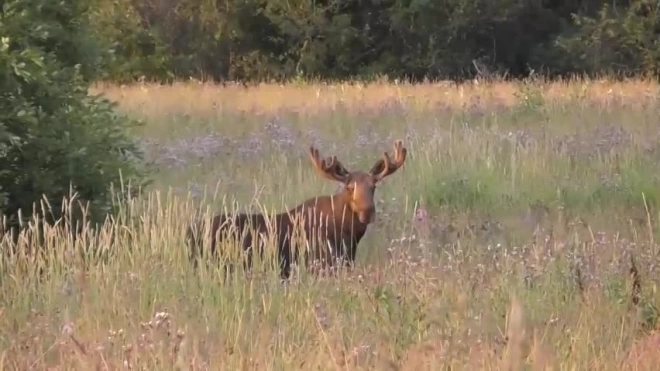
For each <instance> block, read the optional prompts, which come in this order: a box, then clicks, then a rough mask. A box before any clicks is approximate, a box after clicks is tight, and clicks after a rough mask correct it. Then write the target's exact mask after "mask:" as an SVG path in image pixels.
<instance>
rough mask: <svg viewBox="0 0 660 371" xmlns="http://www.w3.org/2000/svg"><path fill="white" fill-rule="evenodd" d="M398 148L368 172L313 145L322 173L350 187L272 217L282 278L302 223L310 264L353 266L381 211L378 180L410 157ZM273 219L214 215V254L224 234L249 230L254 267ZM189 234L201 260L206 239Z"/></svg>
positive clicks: (247, 246)
mask: <svg viewBox="0 0 660 371" xmlns="http://www.w3.org/2000/svg"><path fill="white" fill-rule="evenodd" d="M394 150H395V155H394V161H392V160H391V159H390V157H389V155H388V154H387V153H384V155H383V158H382V159H380V160H378V161H377V162H376V164H374V166H373V167H372V168H371V170H370V171H369V172H368V173H364V172H361V171H355V172H349V171H348V170H346V168H344V166H343V165H342V164H341V163H340V162H339V161H338V160H337V158H336V157H335V156H333V157H332V158H328V159H326V160H321V157H320V155H319V152H318V150H316V149H315V148H313V147H311V148H310V158H311V160H312V164H313V165H314V166H315V168H316V170H317V171H318V172H319V174H320V175H322V176H323V177H325V178H327V179H330V180H334V181H338V182H341V183H343V184H344V187H343V189H342V190H340V191H339V192H338V193H336V194H334V195H326V196H318V197H314V198H310V199H308V200H306V201H304V202H303V203H302V204H300V205H298V206H296V207H295V208H293V209H290V210H288V211H286V212H282V213H279V214H276V215H274V216H273V217H272V220H271V223H273V224H272V228H273V231H274V232H275V241H276V244H277V249H278V258H279V263H280V269H281V276H282V278H288V277H289V275H290V272H291V264H292V263H293V262H294V259H296V258H297V256H298V254H297V251H292V237H294V236H295V235H296V234H295V233H296V228H295V227H296V225H300V226H302V229H300V228H298V229H297V230H298V231H302V232H303V233H304V235H303V236H301V237H303V239H304V241H306V242H307V246H306V249H305V254H304V260H305V262H306V263H307V264H309V259H310V258H312V259H313V260H314V261H316V262H319V263H320V264H321V265H322V266H323V267H332V266H333V265H334V263H335V262H336V261H339V262H340V263H341V264H344V265H346V266H349V267H350V266H352V265H353V263H354V261H355V254H356V250H357V245H358V244H359V242H360V240H361V239H362V237H364V234H365V233H366V231H367V228H368V226H369V224H370V223H371V222H372V221H373V218H374V216H375V213H376V208H375V204H374V192H375V186H376V184H377V183H378V182H379V181H380V180H382V179H383V178H385V177H386V176H388V175H391V174H392V173H394V172H395V171H397V170H398V169H399V168H400V167H401V166H402V165H403V163H404V162H405V159H406V155H407V150H406V148H404V147H403V142H401V141H397V142H395V144H394ZM268 222H269V220H267V219H266V217H265V216H264V215H262V214H238V215H236V216H235V217H233V218H232V217H231V216H229V215H226V214H220V215H216V216H214V217H213V219H212V221H211V229H210V230H211V233H212V235H211V254H212V255H216V253H217V251H216V244H217V242H218V238H220V239H221V240H224V239H225V238H228V237H231V238H232V239H237V240H239V239H241V233H245V238H244V239H243V240H242V244H241V245H242V246H241V247H242V248H243V250H244V251H245V252H247V261H246V265H247V267H246V268H249V267H251V265H252V253H253V251H254V250H255V249H256V248H257V246H259V245H261V246H259V248H258V251H259V252H260V253H263V248H262V246H263V245H262V244H261V242H262V241H261V238H263V237H265V236H267V235H268V233H269V229H268V227H269V225H268V224H269V223H268ZM298 223H302V224H298ZM246 228H247V229H246ZM187 237H188V244H189V246H190V248H191V250H190V257H191V259H194V260H195V264H196V257H197V256H198V255H199V253H200V252H201V249H200V245H201V243H200V241H198V238H197V234H196V233H193V229H192V227H189V228H188V233H187ZM317 242H320V243H317ZM255 245H256V246H255ZM310 255H311V256H310Z"/></svg>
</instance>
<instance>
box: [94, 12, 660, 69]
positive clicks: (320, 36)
mask: <svg viewBox="0 0 660 371" xmlns="http://www.w3.org/2000/svg"><path fill="white" fill-rule="evenodd" d="M94 1H96V5H95V7H94V9H93V11H92V13H91V14H90V18H91V20H92V22H91V24H93V25H94V32H95V35H96V36H97V38H98V40H100V41H101V43H102V44H103V45H104V46H105V48H107V49H108V50H111V51H112V52H111V53H110V55H109V56H108V59H106V65H105V68H104V75H103V78H105V79H108V80H113V81H122V82H126V81H133V80H136V79H140V78H145V79H148V80H156V81H168V80H172V79H175V78H188V77H195V78H204V79H213V80H215V81H227V80H231V81H265V80H276V81H282V80H291V79H293V78H303V79H323V80H328V79H341V80H346V79H369V78H372V77H375V76H384V75H386V76H388V77H389V78H397V79H408V80H413V81H419V80H422V79H424V78H429V79H465V78H473V77H475V76H482V77H484V76H498V77H502V76H509V77H513V78H517V77H524V76H529V75H530V74H537V75H539V74H540V75H544V76H546V77H556V76H566V75H575V74H580V75H589V76H594V75H601V74H609V75H613V74H614V75H619V76H632V75H647V76H648V75H657V73H658V67H659V66H660V45H659V44H658V35H659V33H660V23H659V22H660V14H659V9H660V4H659V2H658V1H657V0H607V1H606V0H318V1H309V0H94Z"/></svg>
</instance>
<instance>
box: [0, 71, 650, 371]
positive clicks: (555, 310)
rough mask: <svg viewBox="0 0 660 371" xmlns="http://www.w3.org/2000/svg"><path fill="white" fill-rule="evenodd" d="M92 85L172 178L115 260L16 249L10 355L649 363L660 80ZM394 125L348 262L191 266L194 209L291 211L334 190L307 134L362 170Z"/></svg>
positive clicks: (462, 364) (200, 360) (104, 361)
mask: <svg viewBox="0 0 660 371" xmlns="http://www.w3.org/2000/svg"><path fill="white" fill-rule="evenodd" d="M95 90H96V91H103V92H105V93H106V94H107V95H109V96H110V97H111V98H113V99H116V100H118V101H119V102H120V109H122V110H124V111H125V112H128V113H129V114H131V115H134V116H136V117H140V118H142V119H144V120H145V122H146V125H145V126H144V127H143V128H141V129H140V130H138V131H136V132H135V135H136V136H138V137H140V138H141V140H143V143H144V146H145V148H146V150H147V152H148V155H149V158H150V159H151V160H153V161H154V165H155V173H154V178H155V181H156V182H155V184H154V187H153V190H152V191H151V193H149V194H148V195H146V196H145V197H144V198H141V199H136V200H132V201H131V202H130V203H128V204H126V205H123V210H124V212H125V216H126V218H125V219H121V220H120V221H117V222H115V223H108V224H106V225H105V226H104V227H103V229H102V230H101V231H100V237H99V238H98V239H96V240H94V242H93V244H94V246H95V247H96V248H100V249H104V250H108V251H110V252H111V256H110V258H109V259H108V260H107V261H104V262H102V263H101V262H99V263H93V264H91V265H86V264H83V262H82V260H81V259H80V258H79V256H78V255H77V254H75V253H73V250H74V249H75V248H77V247H78V246H72V245H71V244H70V243H69V240H68V238H67V237H68V236H62V235H59V234H58V233H59V232H57V231H54V230H53V231H48V232H47V233H49V234H51V235H52V238H51V242H50V246H48V247H47V249H46V251H48V252H49V253H48V256H47V257H41V258H31V257H25V256H24V257H19V258H16V259H15V260H12V261H3V262H2V271H3V274H2V282H1V286H0V344H1V345H2V347H1V348H0V349H2V351H1V353H0V367H2V369H21V370H24V369H84V370H88V369H120V368H121V369H162V370H169V369H214V370H215V369H223V370H224V369H227V370H235V369H259V370H262V369H265V370H270V369H277V370H279V369H301V370H302V369H304V370H309V369H324V370H325V369H328V370H339V369H342V370H343V369H378V370H438V369H452V370H454V369H466V370H473V369H509V370H521V369H534V370H550V369H599V370H621V369H624V370H628V369H630V370H633V369H652V367H653V365H654V364H657V361H654V358H653V357H655V354H657V347H658V344H657V341H658V335H657V333H656V332H654V331H653V330H654V329H656V328H657V326H658V324H657V317H658V310H657V308H658V306H659V305H660V297H659V296H658V295H657V292H656V291H657V286H658V283H659V281H660V280H659V278H660V276H659V272H658V269H659V267H658V263H659V260H658V246H657V244H656V241H657V232H658V226H659V224H658V220H659V219H658V216H660V214H659V212H658V209H657V202H658V201H659V199H658V196H659V195H660V194H659V193H658V185H660V184H658V183H659V182H660V180H659V178H658V176H657V174H659V171H660V162H659V161H658V159H659V158H660V146H659V145H658V138H660V137H659V136H658V135H659V134H660V130H659V129H658V128H659V127H660V126H659V125H658V124H660V119H659V117H660V115H658V113H659V111H660V105H659V104H658V85H657V84H656V83H653V82H649V81H626V82H622V83H617V82H609V81H586V82H578V81H575V82H565V83H545V82H542V81H535V82H517V83H516V82H499V83H493V84H471V85H465V86H458V87H457V86H453V85H448V84H424V85H417V86H411V85H388V84H385V83H375V84H371V85H359V84H345V85H332V86H328V85H322V84H316V85H287V86H276V85H263V86H258V87H254V88H249V89H246V88H243V87H239V86H228V87H219V86H213V85H210V84H199V83H178V84H175V85H174V86H169V87H158V86H152V85H137V86H128V87H117V86H97V87H96V88H95ZM401 137H402V138H404V139H405V142H406V145H407V147H408V149H409V159H408V162H407V164H406V165H405V166H404V168H403V169H402V170H400V171H399V172H398V173H397V174H395V175H394V176H392V177H391V179H389V178H388V180H387V181H385V182H384V183H383V184H382V185H381V186H380V187H379V189H378V191H377V197H378V213H379V216H378V220H377V222H376V224H375V225H373V226H372V227H371V228H370V230H369V231H368V232H367V236H366V237H365V239H364V240H363V242H362V243H361V245H360V246H359V251H358V267H357V269H356V271H354V272H351V273H347V272H343V273H341V274H340V275H339V276H338V277H335V278H327V277H326V278H314V277H312V276H310V275H308V274H307V273H306V272H304V271H303V272H298V274H296V275H295V277H294V278H293V280H292V281H291V282H290V283H288V284H286V285H282V284H280V283H279V280H278V279H277V277H278V274H277V272H276V271H274V270H269V269H266V268H264V269H262V270H260V271H258V272H256V273H255V274H254V275H252V276H251V277H250V278H249V279H247V278H246V277H245V276H244V275H243V274H241V272H238V274H236V275H235V276H234V277H233V278H232V279H230V280H229V281H226V282H224V281H223V280H221V279H220V275H221V274H222V273H221V272H222V271H221V270H218V269H208V270H207V269H202V270H201V272H199V275H195V274H194V273H193V271H192V269H191V266H190V264H188V262H187V260H186V255H185V254H186V251H185V245H184V239H183V235H184V224H185V223H186V222H187V221H188V220H190V218H192V217H193V215H194V213H195V212H196V210H197V209H199V208H200V207H201V208H202V209H207V208H208V210H206V212H212V211H214V212H217V211H219V210H220V209H222V208H224V207H225V206H226V207H232V206H231V203H232V202H234V201H236V202H238V205H239V207H240V208H250V209H253V210H255V209H257V210H267V211H276V210H282V209H284V208H286V207H292V206H293V205H294V204H296V203H299V202H301V201H303V200H304V199H305V198H306V197H309V196H313V195H315V194H319V193H327V192H332V191H333V190H334V189H335V187H336V185H334V184H330V183H329V182H327V181H324V180H322V179H319V177H318V176H316V175H315V174H314V173H313V170H312V167H311V164H309V163H308V159H307V157H306V155H305V151H306V149H307V147H308V145H309V144H310V143H314V144H316V145H317V146H319V147H320V149H321V150H322V152H324V153H326V154H331V153H336V154H338V155H339V157H340V159H341V160H342V162H343V163H345V164H346V165H347V166H349V167H360V168H363V169H367V168H368V167H369V166H371V165H372V163H373V162H374V161H376V160H377V159H378V157H379V156H380V154H381V152H382V151H383V150H388V149H389V148H390V147H391V144H392V142H393V140H394V139H396V138H401ZM81 243H84V241H82V242H81ZM6 244H7V242H6V241H4V242H2V247H3V248H6V247H7V246H6ZM633 261H634V267H633V266H631V264H632V263H631V262H633ZM262 263H270V262H262ZM39 268H43V271H44V272H45V273H42V275H39V274H38V272H39ZM645 367H646V368H645Z"/></svg>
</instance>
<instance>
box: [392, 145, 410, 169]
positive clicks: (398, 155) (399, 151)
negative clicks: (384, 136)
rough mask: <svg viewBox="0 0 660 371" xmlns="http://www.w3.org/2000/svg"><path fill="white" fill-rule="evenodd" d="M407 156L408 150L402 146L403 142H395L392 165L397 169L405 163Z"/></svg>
mask: <svg viewBox="0 0 660 371" xmlns="http://www.w3.org/2000/svg"><path fill="white" fill-rule="evenodd" d="M407 154H408V150H407V149H406V148H405V147H404V146H403V141H402V140H397V141H396V142H395V143H394V165H396V167H397V169H398V168H400V167H401V165H403V163H404V162H405V161H406V155H407Z"/></svg>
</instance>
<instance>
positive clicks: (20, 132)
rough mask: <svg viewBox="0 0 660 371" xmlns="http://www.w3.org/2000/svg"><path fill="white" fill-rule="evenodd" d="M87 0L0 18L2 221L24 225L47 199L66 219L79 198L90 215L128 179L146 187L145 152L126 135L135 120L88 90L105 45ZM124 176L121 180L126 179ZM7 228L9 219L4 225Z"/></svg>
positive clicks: (15, 2) (15, 10)
mask: <svg viewBox="0 0 660 371" xmlns="http://www.w3.org/2000/svg"><path fill="white" fill-rule="evenodd" d="M89 6H90V2H89V1H86V0H76V1H62V2H54V1H52V0H10V1H5V2H4V3H3V7H2V18H1V20H0V71H1V74H0V216H4V217H5V218H6V219H7V220H6V223H7V224H9V225H10V226H11V225H16V223H18V221H19V220H18V219H19V210H20V211H21V214H20V216H22V217H23V219H25V218H30V217H32V216H33V210H34V208H33V205H34V203H35V202H36V203H37V204H36V206H37V210H39V209H40V205H39V204H40V203H41V202H42V201H44V198H45V201H46V202H45V205H47V208H50V210H47V212H46V216H47V217H48V218H51V219H52V218H55V219H57V218H59V216H60V214H61V210H62V202H63V201H64V198H65V197H68V196H70V195H72V194H77V197H78V200H79V201H82V202H81V203H76V204H77V205H82V206H91V207H90V209H89V211H90V212H91V214H90V216H92V217H94V216H98V217H103V216H104V215H106V213H107V212H108V211H109V210H110V207H111V205H112V199H111V192H110V191H111V188H110V185H111V184H113V183H114V184H115V185H118V183H119V181H120V176H123V177H124V179H125V180H126V181H127V182H129V181H133V182H135V183H137V184H136V185H140V184H141V182H142V181H143V180H142V176H141V174H142V169H141V164H140V161H139V160H140V157H141V154H140V152H139V150H138V148H137V147H136V144H135V143H133V142H132V141H131V139H130V137H129V136H128V135H127V133H126V129H127V127H128V126H131V125H133V124H135V123H134V122H132V121H131V120H128V119H127V118H125V117H122V116H118V115H117V114H116V113H115V112H114V105H113V103H111V102H109V101H108V100H106V99H104V98H102V97H97V96H91V95H89V94H88V85H89V83H90V82H91V81H93V80H94V79H95V78H97V76H98V72H99V66H101V65H102V64H101V62H102V60H103V58H102V56H103V54H102V53H101V49H100V47H99V45H98V43H96V42H95V41H94V39H93V38H92V37H90V36H91V35H92V33H90V32H89V30H88V28H87V19H88V16H89V10H88V9H89V8H88V7H89ZM120 173H121V174H120ZM0 224H2V223H0Z"/></svg>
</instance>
